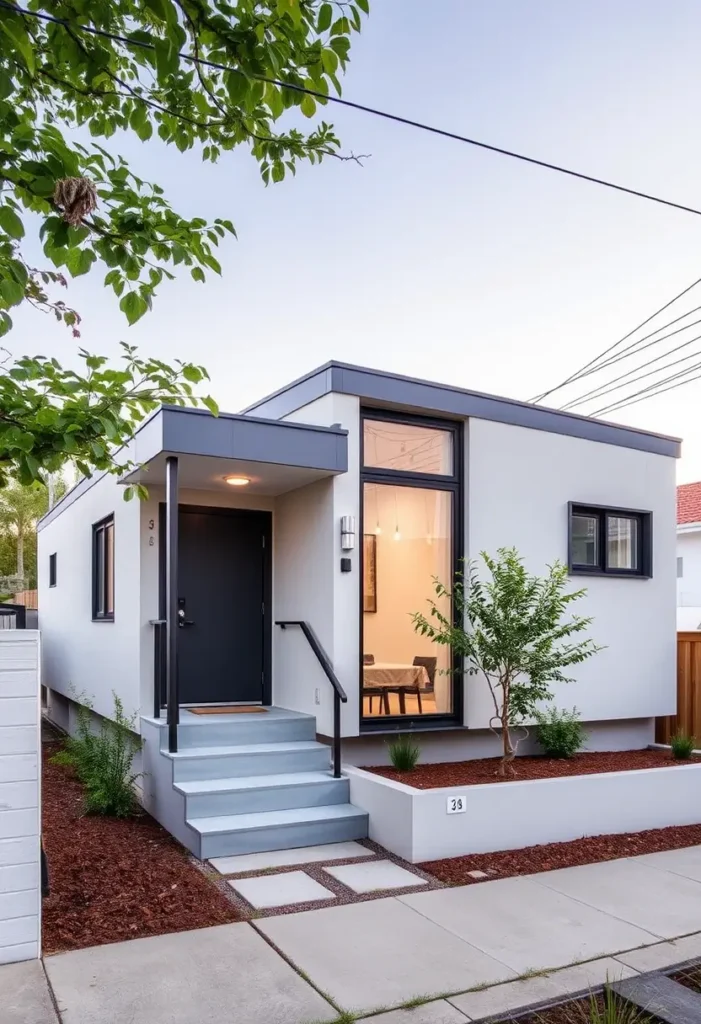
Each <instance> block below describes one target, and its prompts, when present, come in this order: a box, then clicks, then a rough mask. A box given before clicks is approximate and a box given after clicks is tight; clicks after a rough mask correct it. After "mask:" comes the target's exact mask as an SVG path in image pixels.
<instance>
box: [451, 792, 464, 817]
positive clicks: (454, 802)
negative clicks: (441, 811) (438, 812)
mask: <svg viewBox="0 0 701 1024" xmlns="http://www.w3.org/2000/svg"><path fill="white" fill-rule="evenodd" d="M465 810H466V808H465V797H464V796H449V797H448V806H447V812H448V814H463V813H464V811H465Z"/></svg>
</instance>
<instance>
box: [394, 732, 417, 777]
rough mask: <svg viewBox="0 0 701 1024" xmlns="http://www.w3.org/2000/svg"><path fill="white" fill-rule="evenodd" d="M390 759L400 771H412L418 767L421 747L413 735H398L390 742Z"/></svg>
mask: <svg viewBox="0 0 701 1024" xmlns="http://www.w3.org/2000/svg"><path fill="white" fill-rule="evenodd" d="M388 748H389V759H390V761H391V762H392V764H393V765H394V767H395V768H396V769H397V771H398V772H410V771H413V770H414V768H416V762H417V761H418V760H419V756H420V754H421V747H420V746H419V744H418V743H416V742H415V741H414V740H413V739H412V738H411V736H397V738H396V739H395V740H392V741H391V742H390V743H389V744H388Z"/></svg>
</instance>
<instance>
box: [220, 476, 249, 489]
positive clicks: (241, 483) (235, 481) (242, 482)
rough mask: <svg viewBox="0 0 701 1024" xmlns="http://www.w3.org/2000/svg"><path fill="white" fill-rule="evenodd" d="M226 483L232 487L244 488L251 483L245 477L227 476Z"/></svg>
mask: <svg viewBox="0 0 701 1024" xmlns="http://www.w3.org/2000/svg"><path fill="white" fill-rule="evenodd" d="M226 482H227V483H228V484H231V486H232V487H245V486H246V485H247V484H250V482H251V481H250V480H249V479H248V477H247V476H228V477H227V478H226Z"/></svg>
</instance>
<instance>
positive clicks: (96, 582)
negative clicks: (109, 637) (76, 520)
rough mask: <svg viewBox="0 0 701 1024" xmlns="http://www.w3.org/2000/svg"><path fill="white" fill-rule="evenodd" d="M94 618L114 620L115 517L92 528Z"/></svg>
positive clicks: (110, 517) (104, 520)
mask: <svg viewBox="0 0 701 1024" xmlns="http://www.w3.org/2000/svg"><path fill="white" fill-rule="evenodd" d="M92 534H93V536H92V617H93V619H98V620H106V621H108V622H109V621H111V620H112V619H114V516H108V517H107V518H106V519H102V520H101V521H100V522H99V523H95V525H94V526H93V528H92Z"/></svg>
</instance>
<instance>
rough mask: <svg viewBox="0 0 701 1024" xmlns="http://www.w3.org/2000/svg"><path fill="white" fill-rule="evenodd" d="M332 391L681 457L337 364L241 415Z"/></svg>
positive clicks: (598, 425)
mask: <svg viewBox="0 0 701 1024" xmlns="http://www.w3.org/2000/svg"><path fill="white" fill-rule="evenodd" d="M331 391H333V392H336V393H339V394H346V395H356V396H357V397H358V398H360V399H361V401H363V402H365V403H367V404H371V405H376V406H377V407H379V408H382V407H384V408H391V409H396V410H398V411H405V412H414V413H416V412H419V413H421V412H423V413H432V414H442V415H444V416H448V417H451V418H455V419H468V418H469V417H475V418H476V419H484V420H494V421H496V422H499V423H508V424H511V425H512V426H518V427H528V428H530V429H532V430H544V431H548V432H549V433H553V434H564V435H566V436H569V437H578V438H582V439H584V440H587V441H599V442H601V443H603V444H613V445H618V446H619V447H622V448H634V449H637V450H639V451H645V452H652V453H653V454H656V455H667V456H669V457H671V458H679V457H680V455H681V442H680V440H679V438H676V437H668V436H666V435H664V434H654V433H650V432H649V431H645V430H638V429H636V428H635V427H626V426H621V425H620V424H618V423H608V422H607V421H605V420H597V419H592V418H591V417H589V416H580V415H577V414H576V413H570V412H563V411H561V410H558V409H548V408H547V407H544V406H540V405H533V404H532V403H529V402H519V401H517V400H515V399H511V398H501V397H498V396H496V395H487V394H484V393H482V392H479V391H466V390H465V389H463V388H457V387H454V386H452V385H449V384H436V383H433V382H431V381H425V380H418V379H416V378H413V377H404V376H399V375H397V374H391V373H386V372H385V371H382V370H371V369H368V368H367V367H362V366H352V365H348V364H346V363H337V362H330V363H326V364H325V365H324V366H321V367H319V368H318V369H316V370H313V371H312V372H311V373H309V374H307V375H306V376H304V377H300V378H299V379H298V380H296V381H294V382H293V383H292V384H289V385H288V386H287V387H284V388H281V389H280V390H278V391H276V392H274V393H273V394H272V395H269V396H268V397H267V398H264V399H262V400H261V401H260V402H257V403H256V404H255V405H251V406H249V407H248V409H247V410H245V414H248V413H249V412H251V413H254V412H255V413H259V414H262V415H265V416H271V417H279V416H287V415H289V414H290V413H291V412H294V411H296V410H297V409H300V408H301V407H302V406H304V405H307V404H308V403H309V402H312V401H314V400H315V399H316V398H320V397H321V396H322V395H325V394H328V393H329V392H331Z"/></svg>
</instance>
